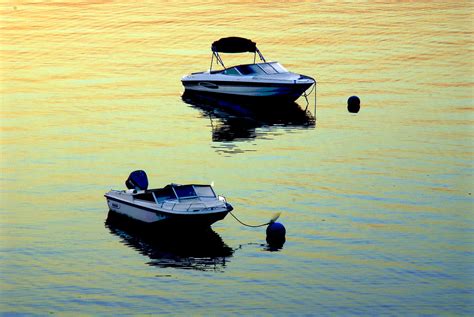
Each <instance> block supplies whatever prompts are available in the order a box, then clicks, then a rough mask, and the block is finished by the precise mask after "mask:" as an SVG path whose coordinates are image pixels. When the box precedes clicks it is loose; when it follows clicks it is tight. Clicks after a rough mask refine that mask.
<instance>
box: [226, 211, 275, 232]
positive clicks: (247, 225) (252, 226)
mask: <svg viewBox="0 0 474 317" xmlns="http://www.w3.org/2000/svg"><path fill="white" fill-rule="evenodd" d="M229 213H230V215H231V216H232V217H234V219H235V220H237V221H238V222H240V223H241V224H242V225H244V226H246V227H251V228H258V227H263V226H266V225H269V224H271V223H272V221H270V222H267V223H264V224H261V225H256V226H254V225H249V224H246V223H243V222H242V221H240V220H239V219H238V218H237V217H236V216H235V215H234V214H233V213H232V211H229ZM273 222H274V221H273Z"/></svg>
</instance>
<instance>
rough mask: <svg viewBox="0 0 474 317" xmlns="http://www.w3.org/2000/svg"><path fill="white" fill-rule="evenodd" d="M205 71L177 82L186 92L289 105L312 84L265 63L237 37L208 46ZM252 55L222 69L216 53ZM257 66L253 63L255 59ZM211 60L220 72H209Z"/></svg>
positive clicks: (277, 65) (252, 45)
mask: <svg viewBox="0 0 474 317" xmlns="http://www.w3.org/2000/svg"><path fill="white" fill-rule="evenodd" d="M211 50H212V57H211V68H210V70H209V71H205V72H197V73H192V74H190V75H187V76H184V77H183V78H182V79H181V82H182V83H183V86H184V88H185V90H186V91H187V92H191V93H199V94H213V95H220V96H223V97H231V98H234V99H235V98H256V99H273V100H275V101H278V102H292V101H295V100H296V99H298V98H299V97H300V96H301V95H302V94H304V93H305V91H306V90H308V89H309V88H310V87H311V86H312V85H316V80H315V79H314V78H311V77H309V76H305V75H300V74H296V73H292V72H289V71H288V70H286V69H285V68H284V67H283V66H282V65H281V64H280V63H278V62H267V61H266V60H265V58H264V57H263V55H262V53H261V52H260V51H259V49H258V48H257V45H256V44H255V42H252V41H251V40H249V39H245V38H241V37H227V38H222V39H220V40H218V41H215V42H214V43H212V46H211ZM245 52H250V53H254V59H253V63H251V64H242V65H236V66H232V67H226V66H225V65H224V62H223V61H222V58H221V56H220V55H219V53H245ZM257 55H258V56H259V58H260V60H261V62H260V63H256V56H257ZM214 58H215V59H216V62H217V64H218V65H221V66H222V67H223V68H224V69H221V70H212V65H213V62H214Z"/></svg>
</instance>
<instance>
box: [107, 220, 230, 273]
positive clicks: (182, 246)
mask: <svg viewBox="0 0 474 317" xmlns="http://www.w3.org/2000/svg"><path fill="white" fill-rule="evenodd" d="M105 226H106V227H107V228H108V229H109V230H110V232H111V233H112V234H114V235H116V236H118V237H120V238H121V242H122V243H123V244H125V245H127V246H129V247H131V248H133V249H135V250H137V251H138V252H139V253H141V254H143V255H145V256H147V257H149V258H150V260H151V261H150V262H148V263H147V264H148V265H150V266H157V267H163V268H169V267H172V268H177V269H191V270H199V271H223V270H224V269H225V267H226V263H227V261H228V258H230V257H232V255H233V253H234V251H233V250H232V249H231V248H230V247H229V246H227V245H226V244H225V243H224V241H223V240H222V238H221V237H220V236H219V235H218V234H217V233H216V232H215V231H213V230H212V229H211V228H209V229H207V230H204V231H199V232H188V233H183V232H176V231H174V232H173V231H166V232H164V231H153V233H152V232H151V231H147V230H144V229H143V228H139V227H133V226H128V225H126V224H125V223H123V222H120V221H117V219H115V218H114V216H113V215H112V214H111V213H110V212H109V216H108V217H107V220H106V222H105Z"/></svg>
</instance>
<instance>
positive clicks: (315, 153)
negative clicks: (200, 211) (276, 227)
mask: <svg viewBox="0 0 474 317" xmlns="http://www.w3.org/2000/svg"><path fill="white" fill-rule="evenodd" d="M0 17H1V18H0V54H1V55H0V63H1V64H0V67H1V76H0V79H1V84H0V88H1V101H0V106H1V119H0V120H1V121H0V122H1V139H0V141H1V143H0V144H1V160H0V162H1V176H0V177H1V183H0V186H1V196H0V202H1V205H0V211H1V216H0V217H1V218H0V222H1V227H0V228H1V229H0V235H1V242H0V250H1V253H0V274H1V282H0V283H1V284H0V288H1V291H0V292H1V293H0V312H1V313H2V314H4V315H9V314H13V313H18V314H27V315H34V314H38V315H47V314H59V315H63V314H67V315H75V314H86V315H96V314H97V315H108V314H110V315H116V314H123V315H129V314H140V315H141V314H143V315H146V314H171V315H230V314H239V315H267V314H268V315H295V316H301V315H318V316H327V315H363V316H367V315H472V314H474V287H473V285H474V284H473V282H474V281H473V276H474V275H473V274H474V269H473V267H474V266H473V260H474V247H473V241H474V233H473V228H474V226H473V224H474V221H473V209H474V208H473V198H472V191H473V149H474V146H473V145H474V144H473V136H474V129H473V126H474V125H473V121H474V117H473V113H474V111H473V110H474V107H473V89H474V83H473V82H474V78H473V74H474V67H473V66H474V65H473V50H474V45H473V23H472V21H473V17H474V6H473V4H472V2H470V1H458V2H456V3H455V2H449V1H446V3H443V2H434V3H432V2H425V1H418V2H393V1H377V2H376V3H375V2H340V3H338V2H314V3H313V2H302V1H293V2H286V1H281V2H272V3H270V2H265V1H257V2H255V1H231V2H228V3H226V4H223V3H222V1H205V2H182V1H152V2H143V3H140V2H136V1H118V2H114V1H79V2H78V1H62V2H61V1H48V2H42V1H3V2H2V4H1V7H0ZM226 36H242V37H248V38H251V39H252V40H254V41H256V42H257V44H258V46H259V48H260V49H261V51H262V53H263V54H264V55H265V56H266V57H267V59H269V60H278V61H279V62H281V63H282V64H283V65H285V66H286V67H287V68H288V69H290V70H292V71H295V72H298V73H303V74H307V75H309V76H313V77H315V78H317V79H318V82H319V84H318V88H317V97H318V99H317V101H318V104H317V113H316V118H317V121H316V124H314V121H312V117H311V116H312V115H313V114H314V109H313V106H312V105H310V106H309V107H308V110H311V114H307V113H306V114H305V113H304V112H303V115H302V114H301V112H302V111H303V110H304V108H305V106H306V102H305V101H304V100H301V99H300V100H298V101H297V102H298V104H299V106H298V107H297V108H295V109H293V110H294V112H296V113H298V114H297V115H296V116H297V118H296V119H295V117H293V116H287V115H285V114H283V115H282V114H278V113H276V114H275V113H274V112H273V111H272V110H269V111H268V112H267V114H268V116H267V115H266V114H265V113H263V114H262V113H259V114H258V115H256V114H252V113H250V114H249V113H235V112H229V111H226V110H225V109H224V110H222V109H213V108H209V107H206V106H205V105H204V106H203V105H196V104H192V103H191V104H190V103H188V102H186V101H183V100H182V98H181V95H182V92H183V89H182V86H181V83H180V78H181V76H182V75H184V74H186V73H189V72H195V71H201V70H205V69H207V68H208V67H209V63H210V44H211V43H212V42H213V41H214V40H217V39H219V38H221V37H226ZM224 58H226V59H225V60H227V61H229V63H232V62H234V61H241V62H246V61H248V59H250V58H252V57H249V56H239V57H237V56H224ZM351 95H358V96H359V97H360V98H361V100H362V109H361V111H360V112H359V113H358V114H357V115H354V114H349V113H348V112H347V109H346V100H347V98H348V97H349V96H351ZM302 109H303V110H302ZM134 169H144V170H146V171H147V172H148V175H149V178H150V183H151V186H154V187H159V186H161V185H165V184H167V183H170V182H175V183H188V182H198V183H211V182H214V184H215V189H216V191H217V192H218V193H220V194H223V195H225V196H226V197H227V199H228V200H229V201H230V202H231V203H232V204H233V205H234V206H235V214H236V215H237V216H238V217H240V218H241V219H242V220H243V221H245V222H249V223H253V224H258V223H263V222H265V221H267V220H268V219H270V218H271V217H272V216H273V214H274V213H276V212H282V216H281V218H280V221H281V223H283V224H284V225H285V227H286V229H287V241H286V243H285V244H284V246H283V248H282V249H280V250H278V251H274V252H272V251H271V250H269V248H268V247H267V245H266V242H265V232H264V228H262V229H252V228H247V227H243V226H241V225H240V224H238V223H237V222H236V221H235V220H233V219H232V218H231V217H227V218H226V219H224V220H223V221H221V222H218V223H216V224H215V225H214V226H213V230H214V232H213V233H212V235H211V236H210V237H197V238H196V239H197V240H196V239H192V238H190V239H189V244H187V243H186V242H184V243H183V242H182V241H181V243H180V244H179V245H176V244H174V242H173V241H167V239H166V237H163V238H162V239H161V240H160V241H159V242H158V243H156V242H150V241H146V240H144V239H142V238H141V237H140V236H137V235H135V234H134V233H130V232H127V231H126V230H125V231H124V230H123V229H121V228H116V227H113V226H108V225H106V224H105V220H106V218H107V212H108V209H107V205H106V203H105V199H104V197H103V194H104V193H105V192H106V191H108V190H109V189H110V188H115V189H121V188H123V187H124V181H125V179H126V177H127V176H128V174H129V173H130V172H131V171H132V170H134ZM200 239H203V243H202V244H199V243H196V241H197V242H199V241H201V240H200Z"/></svg>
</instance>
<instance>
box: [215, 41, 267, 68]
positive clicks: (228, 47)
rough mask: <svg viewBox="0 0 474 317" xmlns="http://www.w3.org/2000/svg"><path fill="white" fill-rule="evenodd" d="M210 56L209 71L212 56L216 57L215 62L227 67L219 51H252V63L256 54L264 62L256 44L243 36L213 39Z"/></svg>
mask: <svg viewBox="0 0 474 317" xmlns="http://www.w3.org/2000/svg"><path fill="white" fill-rule="evenodd" d="M211 50H212V56H211V67H210V68H209V71H212V65H213V63H214V57H215V58H216V62H217V64H220V65H222V67H224V69H227V67H226V66H225V64H224V62H223V61H222V58H221V56H220V55H219V52H221V53H246V52H250V53H253V63H254V64H255V61H256V57H257V54H258V56H259V58H260V60H261V61H263V62H264V63H265V62H266V60H265V58H264V57H263V55H262V53H261V52H260V50H259V49H258V48H257V44H255V42H252V41H251V40H249V39H246V38H243V37H235V36H234V37H225V38H221V39H220V40H217V41H215V42H214V43H212V45H211Z"/></svg>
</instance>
